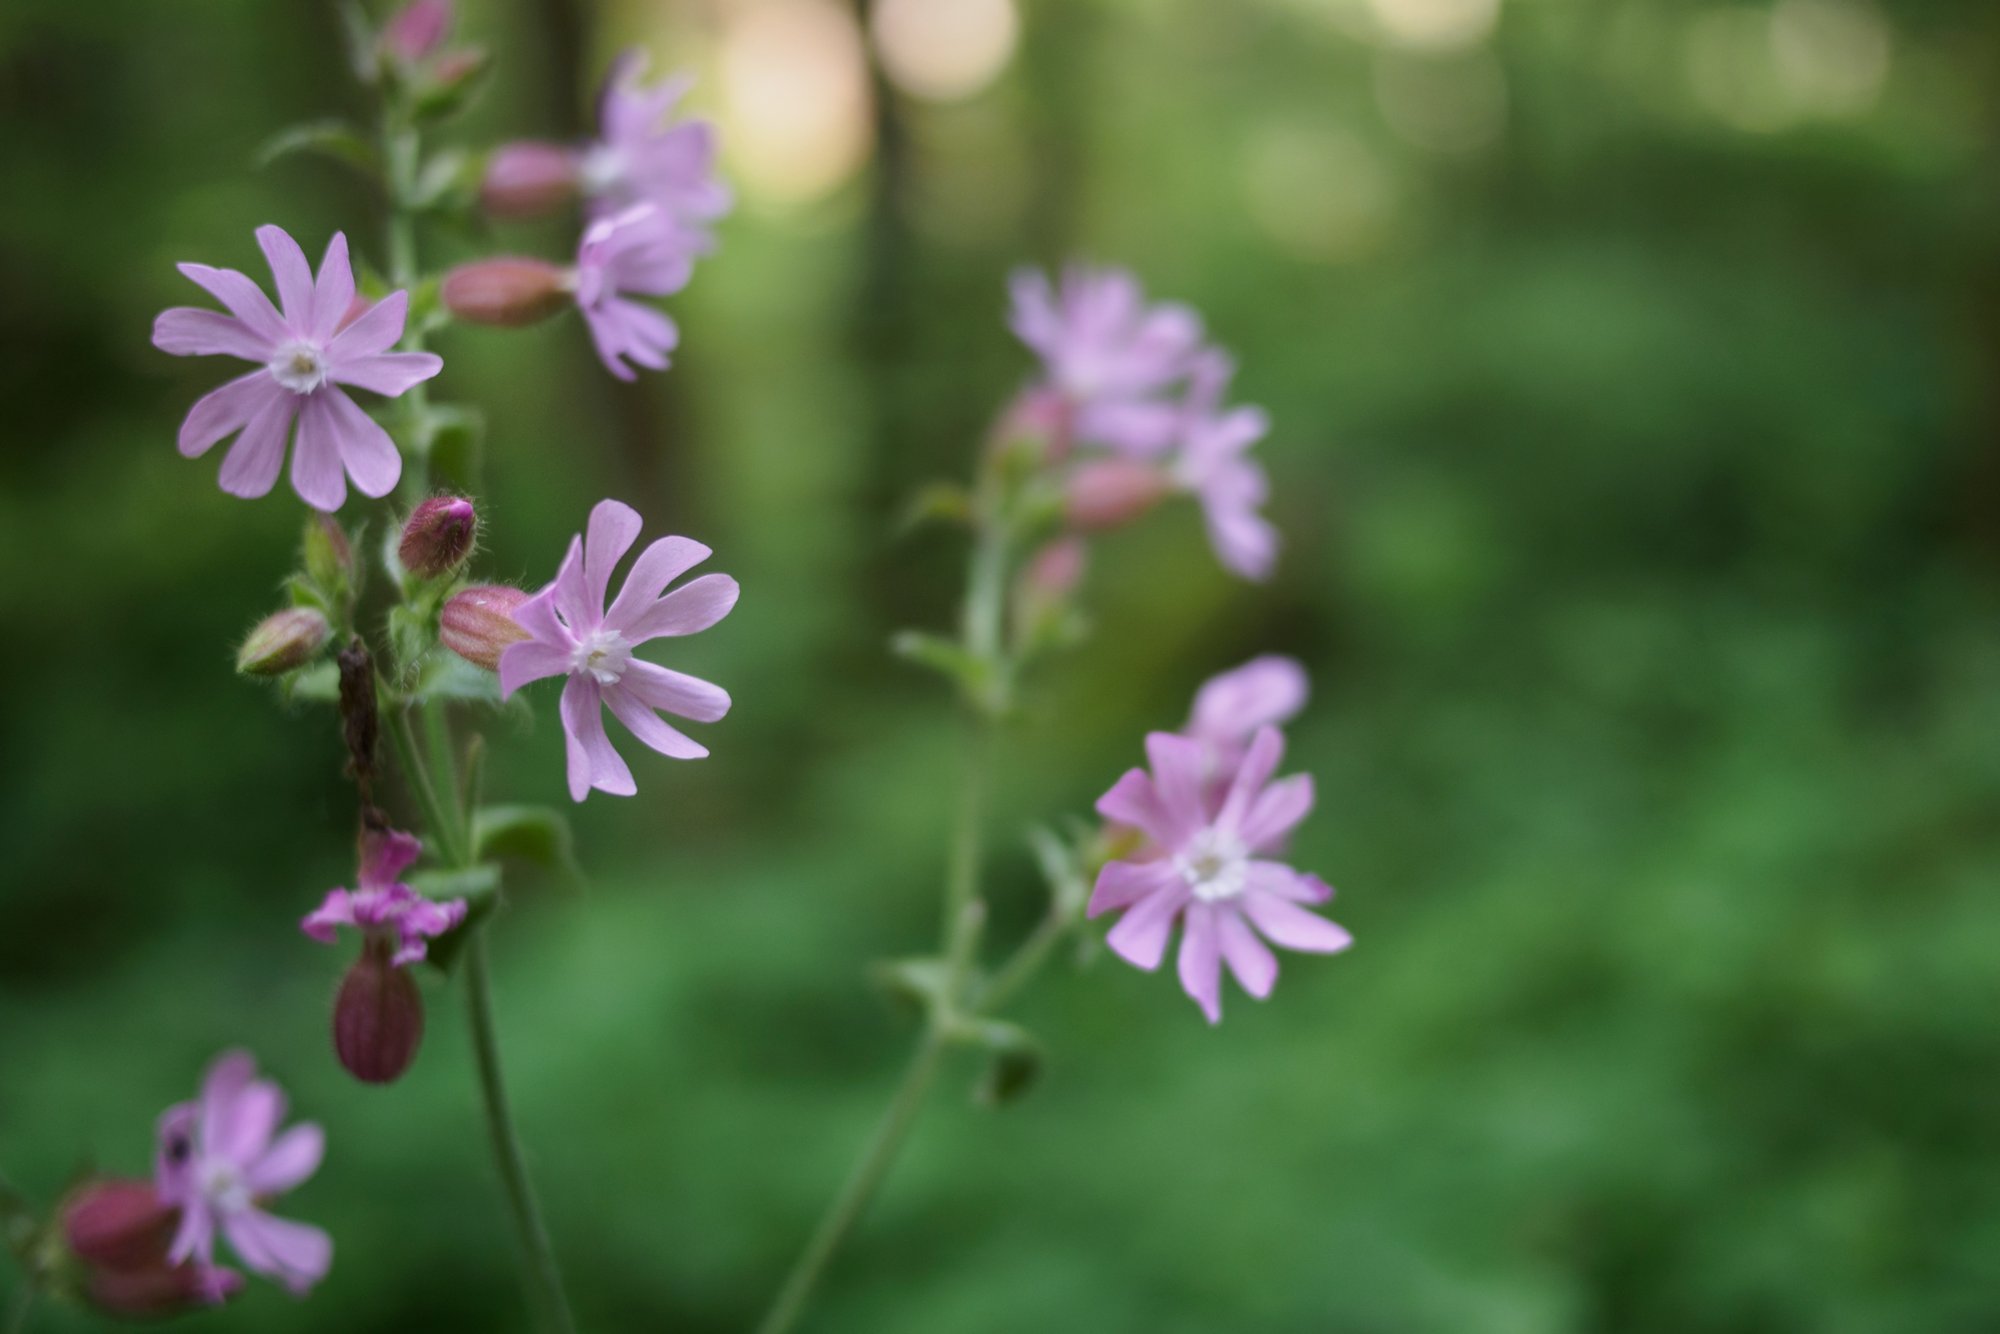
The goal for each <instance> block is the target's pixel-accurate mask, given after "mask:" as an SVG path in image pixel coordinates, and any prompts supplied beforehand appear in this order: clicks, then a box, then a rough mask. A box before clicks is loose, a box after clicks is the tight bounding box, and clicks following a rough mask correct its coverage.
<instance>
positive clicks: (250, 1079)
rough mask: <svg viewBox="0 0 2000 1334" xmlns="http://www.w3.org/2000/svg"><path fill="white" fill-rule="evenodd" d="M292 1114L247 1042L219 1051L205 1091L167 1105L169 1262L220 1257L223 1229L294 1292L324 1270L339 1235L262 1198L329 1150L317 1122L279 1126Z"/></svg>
mask: <svg viewBox="0 0 2000 1334" xmlns="http://www.w3.org/2000/svg"><path fill="white" fill-rule="evenodd" d="M284 1116H285V1095H284V1093H283V1092H282V1091H281V1090H280V1089H279V1088H278V1086H277V1085H276V1084H274V1083H272V1082H270V1081H269V1080H260V1079H258V1078H257V1063H256V1061H254V1060H253V1059H251V1056H250V1053H248V1052H245V1051H231V1052H225V1053H223V1055H221V1056H219V1057H217V1058H216V1061H215V1063H214V1064H213V1065H211V1066H209V1068H208V1074H207V1077H206V1078H204V1079H203V1080H202V1085H201V1096H200V1097H199V1098H198V1099H197V1100H195V1101H194V1102H183V1103H179V1104H176V1105H175V1106H172V1107H169V1108H168V1109H167V1110H166V1111H165V1112H163V1113H162V1114H161V1116H160V1127H159V1150H158V1155H157V1158H156V1161H155V1163H154V1185H155V1187H156V1188H157V1189H158V1190H159V1194H160V1199H161V1200H162V1201H164V1202H165V1203H167V1204H170V1205H173V1206H174V1207H176V1208H178V1209H179V1210H180V1211H181V1220H180V1230H179V1231H178V1232H177V1233H176V1234H175V1236H174V1242H173V1246H172V1247H171V1248H170V1249H169V1251H168V1253H167V1259H168V1262H169V1263H171V1264H176V1265H178V1264H183V1263H186V1262H188V1261H190V1260H192V1261H194V1262H196V1263H198V1264H200V1265H202V1266H204V1267H206V1266H210V1265H212V1263H213V1261H214V1258H215V1234H216V1233H217V1232H220V1233H221V1234H222V1235H223V1236H224V1237H225V1238H227V1239H228V1241H229V1245H230V1247H231V1248H232V1249H233V1250H234V1251H235V1252H236V1255H237V1258H238V1259H240V1260H242V1262H243V1264H244V1266H245V1267H246V1268H248V1269H250V1270H251V1271H253V1272H255V1273H259V1274H263V1275H265V1276H266V1277H267V1278H274V1279H276V1280H277V1281H279V1282H280V1283H283V1284H284V1285H285V1286H286V1287H287V1288H289V1289H291V1290H292V1291H293V1292H295V1293H303V1292H305V1291H306V1290H307V1289H309V1288H311V1287H312V1285H313V1284H315V1283H317V1282H319V1280H320V1279H322V1278H324V1277H326V1271H327V1269H328V1268H329V1267H330V1266H331V1265H332V1263H333V1240H332V1239H331V1238H330V1237H328V1236H327V1235H326V1233H325V1232H323V1231H321V1230H320V1229H319V1228H316V1227H312V1226H309V1225H308V1224H305V1223H295V1222H292V1221H290V1220H289V1219H284V1218H277V1217H274V1216H273V1215H271V1214H268V1213H266V1212H264V1210H263V1208H262V1206H263V1204H264V1202H265V1201H267V1200H269V1199H270V1198H271V1197H273V1196H276V1195H282V1194H284V1193H285V1192H286V1191H288V1190H291V1189H292V1188H293V1187H295V1186H297V1185H299V1184H300V1183H301V1182H303V1181H305V1180H306V1178H308V1177H310V1176H311V1175H312V1174H313V1173H314V1172H315V1171H317V1170H318V1169H319V1163H320V1158H321V1156H322V1155H323V1154H324V1153H325V1150H326V1137H325V1135H324V1134H323V1133H322V1132H321V1130H320V1128H319V1127H318V1126H317V1125H314V1124H312V1123H311V1122H302V1123H300V1124H299V1125H295V1126H293V1127H292V1128H291V1129H290V1130H287V1131H286V1132H285V1133H284V1134H282V1135H280V1134H277V1129H278V1123H279V1122H280V1121H282V1120H283V1119H284Z"/></svg>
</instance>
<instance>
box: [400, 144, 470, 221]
mask: <svg viewBox="0 0 2000 1334" xmlns="http://www.w3.org/2000/svg"><path fill="white" fill-rule="evenodd" d="M479 174H480V163H479V159H478V158H476V157H474V156H472V155H471V154H469V153H466V152H465V151H464V150H462V149H457V148H448V149H445V150H443V151H442V152H439V153H436V154H433V155H432V157H431V159H430V161H428V162H426V163H424V165H423V168H422V170H420V171H419V172H418V173H417V180H416V184H415V186H414V187H413V188H412V190H411V192H410V196H411V197H410V204H411V206H412V207H414V208H418V209H423V210H425V211H427V212H433V213H456V212H463V211H464V210H466V209H469V208H471V207H472V204H473V201H474V200H476V199H477V198H478V197H479Z"/></svg>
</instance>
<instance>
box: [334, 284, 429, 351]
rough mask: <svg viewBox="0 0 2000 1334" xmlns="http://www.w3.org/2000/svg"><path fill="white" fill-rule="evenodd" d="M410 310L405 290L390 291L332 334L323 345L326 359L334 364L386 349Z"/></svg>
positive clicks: (397, 334) (399, 334)
mask: <svg viewBox="0 0 2000 1334" xmlns="http://www.w3.org/2000/svg"><path fill="white" fill-rule="evenodd" d="M409 310H410V294H409V293H408V292H391V293H389V295H387V296H385V297H383V298H382V299H381V300H380V301H377V302H376V303H375V304H374V305H372V306H370V307H369V308H368V309H367V310H366V311H364V312H362V314H361V317H360V318H359V319H357V320H355V321H354V323H352V324H350V325H348V326H347V327H346V328H345V329H342V330H341V331H340V332H339V333H338V334H337V335H335V336H334V339H333V341H332V342H331V343H328V344H327V347H326V352H327V359H328V361H329V362H330V363H332V364H333V365H334V366H336V367H337V366H340V365H343V364H345V363H347V362H350V361H354V360H357V359H359V358H362V357H372V356H374V355H375V354H377V353H379V352H387V351H388V350H389V349H390V348H392V347H394V346H395V345H396V342H397V340H398V339H400V338H401V337H402V336H403V324H404V321H405V320H407V319H408V317H409Z"/></svg>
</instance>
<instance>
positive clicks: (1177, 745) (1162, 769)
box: [1146, 732, 1208, 846]
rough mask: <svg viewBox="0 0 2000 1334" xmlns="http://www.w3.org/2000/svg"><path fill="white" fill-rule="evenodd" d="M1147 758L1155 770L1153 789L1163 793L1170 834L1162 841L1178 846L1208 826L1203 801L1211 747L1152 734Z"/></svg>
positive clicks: (1147, 744)
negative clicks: (1196, 831) (1208, 750)
mask: <svg viewBox="0 0 2000 1334" xmlns="http://www.w3.org/2000/svg"><path fill="white" fill-rule="evenodd" d="M1146 758H1147V760H1148V761H1149V762H1150V763H1151V765H1152V768H1153V790H1154V791H1155V792H1157V793H1158V794H1159V798H1160V809H1161V810H1162V811H1164V812H1165V813H1166V819H1167V828H1168V832H1169V835H1170V836H1169V837H1167V838H1165V839H1162V840H1161V842H1163V843H1165V844H1168V845H1170V846H1171V845H1173V844H1178V843H1180V842H1182V841H1184V840H1185V839H1186V838H1187V837H1189V836H1190V835H1191V834H1192V833H1193V832H1194V831H1195V830H1197V829H1199V828H1201V827H1202V826H1203V825H1205V824H1207V823H1208V811H1207V809H1206V807H1205V803H1204V801H1203V798H1202V790H1203V785H1204V782H1205V780H1206V778H1207V768H1208V765H1207V759H1208V756H1207V748H1206V747H1204V746H1203V745H1201V743H1200V742H1197V741H1190V740H1188V739H1187V738H1186V737H1183V736H1175V735H1174V734H1173V733H1172V732H1152V733H1149V734H1148V735H1147V737H1146Z"/></svg>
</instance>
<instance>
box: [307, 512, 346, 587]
mask: <svg viewBox="0 0 2000 1334" xmlns="http://www.w3.org/2000/svg"><path fill="white" fill-rule="evenodd" d="M304 546H305V566H306V577H307V578H308V579H310V580H312V581H313V582H314V583H316V584H318V585H319V586H320V587H321V588H323V589H329V590H331V589H335V588H339V587H343V586H345V585H346V584H347V583H349V582H351V581H352V580H353V578H354V573H355V571H354V544H353V543H352V542H349V541H348V540H347V531H346V530H345V529H344V528H342V527H341V526H340V525H339V524H338V523H336V522H334V520H333V517H332V516H331V515H327V514H314V515H313V516H312V517H311V518H309V519H307V520H306V536H305V543H304Z"/></svg>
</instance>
